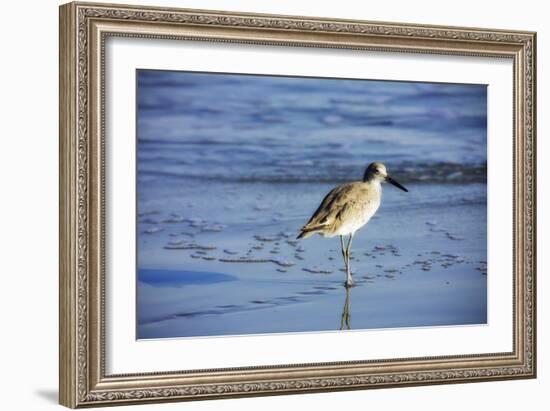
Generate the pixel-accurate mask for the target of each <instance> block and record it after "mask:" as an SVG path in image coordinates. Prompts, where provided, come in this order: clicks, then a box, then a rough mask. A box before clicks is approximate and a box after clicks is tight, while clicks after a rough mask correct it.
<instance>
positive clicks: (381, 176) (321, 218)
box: [297, 162, 409, 287]
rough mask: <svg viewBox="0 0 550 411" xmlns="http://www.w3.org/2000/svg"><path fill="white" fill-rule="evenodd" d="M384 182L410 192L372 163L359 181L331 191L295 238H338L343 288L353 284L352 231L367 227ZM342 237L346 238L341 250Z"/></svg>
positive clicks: (376, 207) (378, 164)
mask: <svg viewBox="0 0 550 411" xmlns="http://www.w3.org/2000/svg"><path fill="white" fill-rule="evenodd" d="M383 182H388V183H390V184H393V185H394V186H396V187H398V188H400V189H401V190H403V191H409V190H407V189H406V188H405V187H403V186H402V185H401V184H399V183H398V182H397V181H395V180H394V179H393V178H391V177H390V176H389V175H388V173H387V171H386V166H384V164H382V163H378V162H374V163H371V164H369V166H368V167H367V169H366V170H365V174H364V175H363V180H362V181H353V182H350V183H345V184H341V185H339V186H337V187H335V188H333V189H332V190H331V191H330V192H329V193H328V194H327V195H326V197H325V198H324V199H323V201H322V202H321V205H320V206H319V207H318V208H317V210H316V211H315V213H313V216H312V217H311V218H310V219H309V221H308V222H307V224H306V225H305V226H303V227H302V228H301V229H300V234H299V235H298V237H297V238H307V237H309V236H311V235H313V234H321V235H322V236H323V237H334V236H335V235H338V236H340V247H341V248H342V257H343V258H344V265H345V268H346V283H345V285H346V287H351V286H352V285H353V280H352V277H351V267H350V255H351V241H352V240H353V236H354V234H355V232H356V231H357V230H359V229H360V228H361V227H363V226H364V225H365V224H367V223H368V222H369V220H370V219H371V217H372V216H373V215H374V214H375V213H376V211H377V210H378V207H380V200H381V198H382V186H381V183H383ZM345 235H349V239H348V242H347V245H346V246H345V247H344V236H345Z"/></svg>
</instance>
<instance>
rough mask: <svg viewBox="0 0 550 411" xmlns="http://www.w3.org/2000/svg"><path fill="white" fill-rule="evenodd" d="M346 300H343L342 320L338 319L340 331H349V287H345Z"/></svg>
mask: <svg viewBox="0 0 550 411" xmlns="http://www.w3.org/2000/svg"><path fill="white" fill-rule="evenodd" d="M345 290H346V299H345V300H344V308H343V309H342V318H341V319H340V330H351V310H350V302H351V287H345Z"/></svg>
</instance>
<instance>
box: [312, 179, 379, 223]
mask: <svg viewBox="0 0 550 411" xmlns="http://www.w3.org/2000/svg"><path fill="white" fill-rule="evenodd" d="M367 191H368V186H366V185H365V184H363V183H361V182H352V183H346V184H342V185H339V186H337V187H335V188H334V189H332V190H331V191H330V192H329V193H328V194H327V195H326V197H325V198H324V199H323V201H322V202H321V204H320V205H319V207H318V208H317V210H316V211H315V213H314V214H313V216H312V217H311V219H310V220H309V221H308V222H307V224H306V225H305V226H304V227H302V230H305V231H308V230H314V229H317V228H321V227H330V226H334V225H335V224H338V223H339V222H341V221H343V220H345V218H346V216H348V215H349V214H354V213H357V212H359V210H360V209H362V208H363V207H364V199H365V197H366V194H367Z"/></svg>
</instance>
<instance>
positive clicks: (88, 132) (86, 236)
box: [59, 3, 536, 408]
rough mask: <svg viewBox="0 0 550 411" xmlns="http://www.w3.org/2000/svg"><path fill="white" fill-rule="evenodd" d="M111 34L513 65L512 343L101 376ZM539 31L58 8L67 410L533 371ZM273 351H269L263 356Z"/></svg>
mask: <svg viewBox="0 0 550 411" xmlns="http://www.w3.org/2000/svg"><path fill="white" fill-rule="evenodd" d="M109 36H131V37H142V38H166V39H178V40H182V41H185V40H186V39H187V40H189V39H193V40H202V41H217V42H238V43H252V44H260V45H284V46H307V47H330V48H348V49H361V50H381V51H393V52H404V53H425V54H430V53H435V54H453V55H474V56H486V57H501V58H506V59H512V60H513V64H514V79H513V88H514V100H515V101H514V106H515V107H514V113H513V116H514V130H513V133H514V162H513V167H514V182H513V185H512V187H511V189H513V191H514V204H513V208H514V244H515V247H514V250H513V252H514V267H513V270H514V288H513V289H514V309H513V311H514V312H513V318H514V333H513V341H514V349H513V351H512V352H505V353H487V354H483V355H471V356H447V357H432V358H408V359H385V360H379V361H378V360H377V361H354V362H345V363H322V364H292V365H288V366H266V367H252V368H251V367H248V368H246V367H243V368H238V369H219V370H198V371H174V372H169V373H145V374H139V375H106V374H105V367H104V358H105V348H104V337H105V331H104V325H105V319H104V300H103V296H104V291H105V284H104V275H105V272H104V271H105V270H104V266H103V261H104V254H105V252H104V235H105V229H104V228H105V227H104V207H105V204H104V184H105V175H104V156H105V153H104V145H103V142H104V128H103V125H104V123H103V122H104V112H103V110H104V103H103V98H104V91H105V90H104V83H103V67H104V59H105V55H104V44H105V39H106V38H108V37H109ZM535 42H536V35H535V33H533V32H518V31H505V30H486V29H478V28H476V29H473V28H459V27H441V26H423V25H410V24H395V23H376V22H365V21H352V20H328V19H317V18H311V17H291V16H275V15H257V14H245V13H228V12H219V11H199V10H185V9H166V8H154V7H134V6H121V5H108V4H92V3H70V4H66V5H63V6H61V7H60V148H59V149H60V403H61V404H63V405H65V406H68V407H73V408H75V407H83V406H103V405H115V404H128V403H143V402H160V401H169V400H198V399H214V398H226V397H240V396H252V395H268V394H289V393H304V392H317V391H328V390H349V389H368V388H380V387H397V386H410V385H419V384H440V383H457V382H474V381H487V380H499V379H512V378H534V377H535V375H536V328H535V325H536V317H535V315H536V307H535V304H536V299H535V288H536V287H535V285H536V283H535V273H536V237H535V236H536V231H535V230H536V205H535V204H536V197H535V195H536V180H535V178H536V175H535V172H536V142H535V133H536V131H535V101H536V96H535V84H536V80H535V67H536V62H535V59H536V57H535V48H536V43H535ZM268 361H269V360H268V359H266V362H268Z"/></svg>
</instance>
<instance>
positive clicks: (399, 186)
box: [386, 176, 409, 192]
mask: <svg viewBox="0 0 550 411" xmlns="http://www.w3.org/2000/svg"><path fill="white" fill-rule="evenodd" d="M386 181H387V182H388V183H390V184H391V185H394V186H396V187H397V188H400V189H401V190H403V191H406V192H409V190H407V189H406V188H405V187H403V186H402V185H401V184H399V183H398V182H397V181H395V180H394V179H393V178H391V177H390V176H388V177H386Z"/></svg>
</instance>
